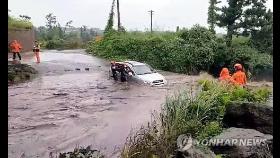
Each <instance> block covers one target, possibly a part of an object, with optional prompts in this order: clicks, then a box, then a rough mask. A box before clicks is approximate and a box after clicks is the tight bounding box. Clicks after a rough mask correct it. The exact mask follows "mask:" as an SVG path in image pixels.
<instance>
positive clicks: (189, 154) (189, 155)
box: [175, 146, 216, 158]
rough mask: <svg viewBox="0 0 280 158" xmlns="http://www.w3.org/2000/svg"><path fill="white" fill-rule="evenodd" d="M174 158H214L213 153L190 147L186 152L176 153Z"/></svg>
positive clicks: (204, 149)
mask: <svg viewBox="0 0 280 158" xmlns="http://www.w3.org/2000/svg"><path fill="white" fill-rule="evenodd" d="M175 157H176V158H206V157H207V158H216V155H215V153H214V152H212V151H211V150H209V149H206V148H201V147H198V146H192V147H191V148H190V149H188V150H187V151H184V152H183V151H177V152H176V156H175Z"/></svg>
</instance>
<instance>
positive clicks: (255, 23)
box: [217, 0, 267, 46]
mask: <svg viewBox="0 0 280 158" xmlns="http://www.w3.org/2000/svg"><path fill="white" fill-rule="evenodd" d="M266 1H267V0H227V2H228V6H223V7H222V8H221V13H220V14H218V16H217V25H218V26H219V27H226V28H227V36H226V43H227V46H231V41H232V36H233V35H240V34H243V35H249V34H250V31H251V30H254V29H256V28H258V27H260V26H261V25H262V23H263V22H261V21H262V17H263V16H264V14H263V13H264V12H263V10H264V9H265V6H264V4H265V3H266Z"/></svg>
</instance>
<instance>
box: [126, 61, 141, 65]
mask: <svg viewBox="0 0 280 158" xmlns="http://www.w3.org/2000/svg"><path fill="white" fill-rule="evenodd" d="M124 63H128V64H130V65H132V66H137V65H145V64H144V63H140V62H137V61H125V62H124Z"/></svg>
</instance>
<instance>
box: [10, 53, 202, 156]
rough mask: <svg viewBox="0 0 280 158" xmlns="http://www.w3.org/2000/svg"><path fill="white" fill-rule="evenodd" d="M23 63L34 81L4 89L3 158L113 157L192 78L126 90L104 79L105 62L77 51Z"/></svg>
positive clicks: (169, 77) (131, 85)
mask: <svg viewBox="0 0 280 158" xmlns="http://www.w3.org/2000/svg"><path fill="white" fill-rule="evenodd" d="M23 60H24V62H26V63H29V64H31V65H32V66H33V67H34V68H36V69H37V70H38V71H39V76H38V77H37V78H35V79H33V80H32V81H30V82H26V83H22V84H19V85H14V86H10V87H9V88H8V93H9V96H8V100H9V102H8V139H9V140H8V154H9V158H19V157H28V158H33V157H49V154H50V153H53V155H55V154H57V153H59V152H65V151H72V150H73V148H75V147H77V146H84V147H86V146H88V145H91V146H92V147H93V148H97V149H100V150H101V151H102V152H103V153H105V154H106V157H116V156H117V155H118V152H119V149H120V148H121V146H122V145H123V143H124V142H125V139H126V137H127V136H128V134H129V132H130V130H131V129H133V128H138V127H139V126H140V125H142V124H145V123H146V122H147V121H149V120H150V119H151V112H152V111H153V110H159V109H160V106H161V104H162V103H164V101H165V97H166V95H167V94H169V93H171V92H174V91H177V90H178V89H184V88H187V87H188V86H190V85H192V84H195V81H196V80H197V78H198V77H194V76H185V75H179V74H175V73H166V72H162V74H163V75H164V76H165V77H166V79H167V80H168V85H167V86H165V87H148V86H143V85H138V84H135V83H129V84H128V86H127V85H125V84H123V83H120V82H114V81H113V80H109V79H108V70H109V62H108V61H105V60H103V59H99V58H96V57H92V56H90V55H87V54H86V53H85V52H84V51H83V50H68V51H44V52H42V54H41V62H42V63H40V64H36V63H34V59H33V58H32V57H31V56H26V57H24V58H23ZM85 68H88V70H85ZM114 153H117V154H114Z"/></svg>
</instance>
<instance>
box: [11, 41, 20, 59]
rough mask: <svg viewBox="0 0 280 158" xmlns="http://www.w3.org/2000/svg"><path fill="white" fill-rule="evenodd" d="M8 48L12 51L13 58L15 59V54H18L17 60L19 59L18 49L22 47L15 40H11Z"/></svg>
mask: <svg viewBox="0 0 280 158" xmlns="http://www.w3.org/2000/svg"><path fill="white" fill-rule="evenodd" d="M10 49H11V51H12V53H13V60H14V61H15V60H16V55H18V58H19V60H21V55H20V51H21V49H22V46H21V45H20V44H19V43H18V41H17V40H13V42H12V43H11V45H10Z"/></svg>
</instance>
